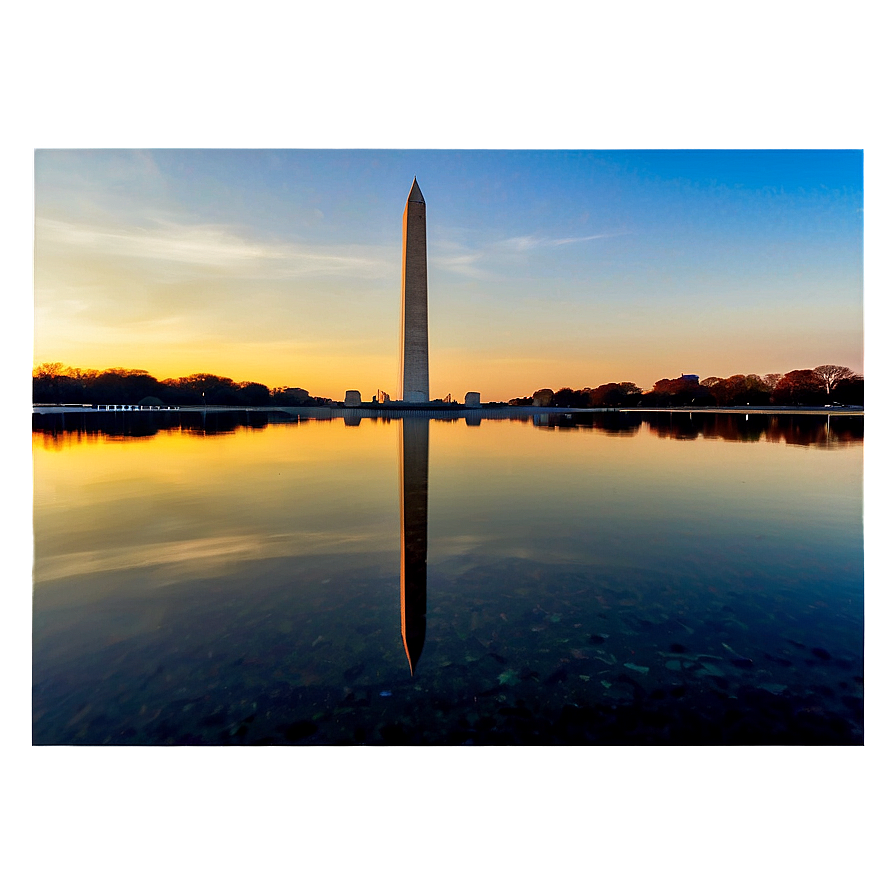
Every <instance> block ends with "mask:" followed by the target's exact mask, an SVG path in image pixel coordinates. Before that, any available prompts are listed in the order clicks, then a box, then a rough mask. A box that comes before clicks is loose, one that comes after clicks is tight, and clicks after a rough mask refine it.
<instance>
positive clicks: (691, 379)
mask: <svg viewBox="0 0 896 896" xmlns="http://www.w3.org/2000/svg"><path fill="white" fill-rule="evenodd" d="M680 379H682V380H684V381H685V382H686V383H699V382H700V377H699V376H697V374H696V373H683V374H682V375H681V377H680Z"/></svg>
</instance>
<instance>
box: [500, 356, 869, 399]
mask: <svg viewBox="0 0 896 896" xmlns="http://www.w3.org/2000/svg"><path fill="white" fill-rule="evenodd" d="M864 403H865V380H864V378H863V377H861V376H859V375H858V374H856V373H855V372H854V371H852V370H850V368H849V367H844V366H842V365H839V364H821V365H819V366H818V367H815V368H813V369H812V370H808V369H803V370H791V371H789V372H788V373H769V374H766V375H765V376H759V375H758V374H755V373H750V374H741V373H738V374H735V375H734V376H729V377H726V378H724V379H723V378H721V377H717V376H708V377H706V378H705V379H702V380H701V379H698V377H696V376H687V375H684V376H680V377H677V378H676V379H662V380H657V382H656V383H654V385H653V389H651V390H650V391H648V392H644V391H642V390H641V389H640V388H639V387H638V386H636V385H635V384H634V383H628V382H626V383H604V384H603V385H602V386H598V387H597V388H595V389H591V388H585V389H571V388H569V387H563V388H562V389H559V390H558V391H557V392H554V391H553V390H551V389H539V390H538V391H537V392H534V393H533V394H532V395H529V396H524V397H522V398H514V399H512V400H511V401H510V402H509V404H511V405H533V404H534V405H536V406H540V407H555V408H561V407H562V408H589V407H593V408H614V407H617V408H618V407H641V408H668V407H718V408H722V407H741V406H745V405H780V406H794V405H809V406H821V405H828V404H842V405H864Z"/></svg>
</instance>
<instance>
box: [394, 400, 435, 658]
mask: <svg viewBox="0 0 896 896" xmlns="http://www.w3.org/2000/svg"><path fill="white" fill-rule="evenodd" d="M399 425H400V429H401V439H400V443H399V444H400V447H399V458H400V464H401V638H402V641H404V649H405V653H406V654H407V657H408V665H409V666H410V668H411V675H413V674H414V669H415V668H416V666H417V661H418V660H419V659H420V654H421V653H423V642H424V640H425V639H426V547H427V505H428V497H429V418H428V417H422V416H421V417H416V416H414V417H410V416H408V417H403V418H402V419H401V420H400V422H399Z"/></svg>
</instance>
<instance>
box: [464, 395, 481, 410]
mask: <svg viewBox="0 0 896 896" xmlns="http://www.w3.org/2000/svg"><path fill="white" fill-rule="evenodd" d="M481 404H482V397H481V396H480V394H479V393H478V392H467V394H466V395H465V396H464V405H465V406H466V407H468V408H478V407H479V406H480V405H481Z"/></svg>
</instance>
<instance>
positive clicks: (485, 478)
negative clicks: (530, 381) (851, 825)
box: [33, 412, 864, 745]
mask: <svg viewBox="0 0 896 896" xmlns="http://www.w3.org/2000/svg"><path fill="white" fill-rule="evenodd" d="M137 417H139V419H137ZM862 439H863V420H862V418H861V417H857V416H831V417H826V416H811V415H793V416H783V415H779V416H773V415H756V414H750V415H749V416H746V415H744V414H697V413H695V414H693V415H688V414H671V413H663V412H654V413H644V414H631V413H623V412H616V413H612V412H611V413H599V414H574V415H564V414H561V415H553V414H543V415H538V416H532V415H525V414H518V415H516V416H513V417H501V415H499V414H488V413H486V412H481V413H468V414H463V413H458V414H453V415H444V414H442V415H426V414H423V413H418V414H416V415H405V416H400V415H398V414H392V415H391V416H389V415H367V414H364V413H362V412H358V413H355V414H350V413H346V414H344V415H337V416H332V417H331V418H320V419H318V418H313V419H312V418H308V419H299V420H296V419H295V417H293V418H292V419H283V420H279V419H277V418H276V417H273V416H267V415H264V414H259V415H253V414H246V413H242V414H240V413H233V414H221V415H214V414H208V415H207V417H205V418H203V417H201V415H199V414H187V413H183V414H161V413H159V414H148V415H136V414H135V415H132V416H131V417H130V418H128V417H126V415H118V417H112V415H109V416H108V417H106V416H105V415H95V416H93V417H91V416H89V415H83V416H81V417H80V418H78V417H76V418H75V419H74V420H72V419H71V418H68V415H67V419H66V420H65V422H63V420H62V418H37V417H36V418H35V423H34V432H33V457H34V488H35V496H34V531H35V566H34V609H33V740H34V742H35V743H37V744H144V745H146V744H160V745H161V744H241V745H248V744H297V745H299V744H449V745H451V744H467V745H479V744H727V743H731V744H745V743H746V744H815V743H819V744H860V743H862V741H863V697H862V693H863V674H864V660H863V543H862Z"/></svg>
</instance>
